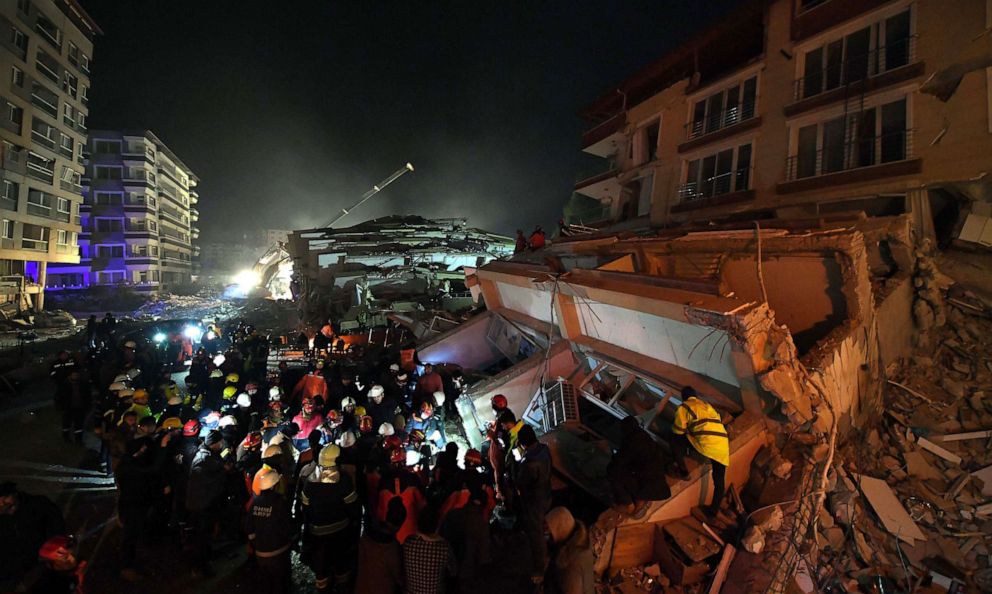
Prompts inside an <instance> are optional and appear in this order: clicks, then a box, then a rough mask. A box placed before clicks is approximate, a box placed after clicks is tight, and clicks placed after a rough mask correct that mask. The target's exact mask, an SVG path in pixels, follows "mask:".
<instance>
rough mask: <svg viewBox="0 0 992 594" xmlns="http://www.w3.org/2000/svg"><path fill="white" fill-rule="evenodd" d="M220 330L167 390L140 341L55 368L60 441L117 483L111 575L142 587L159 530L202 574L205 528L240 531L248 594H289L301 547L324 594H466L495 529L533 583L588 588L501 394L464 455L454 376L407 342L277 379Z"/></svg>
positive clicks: (533, 451) (477, 580)
mask: <svg viewBox="0 0 992 594" xmlns="http://www.w3.org/2000/svg"><path fill="white" fill-rule="evenodd" d="M211 331H212V332H214V333H215V334H220V329H219V328H216V327H213V326H211ZM230 334H231V336H230V337H229V341H228V343H227V344H228V345H229V346H227V348H223V349H221V348H220V347H219V345H220V344H221V343H220V342H217V343H214V344H212V345H211V346H212V347H213V348H211V349H209V350H208V349H206V348H200V349H199V350H198V351H197V352H195V354H194V356H193V357H192V361H191V362H190V365H189V372H188V374H187V375H186V376H185V378H184V379H182V380H180V383H177V382H176V381H174V380H173V377H174V374H172V373H171V372H170V369H169V367H168V366H163V364H162V362H161V357H160V355H159V353H158V352H157V351H156V348H155V345H154V344H153V343H151V342H149V341H143V340H134V339H128V340H117V341H110V344H114V345H116V346H113V347H106V348H102V349H92V350H90V351H89V353H87V354H86V355H79V356H75V357H74V356H72V355H70V354H69V353H61V354H60V355H59V356H58V358H57V360H56V361H55V362H54V363H53V365H52V368H51V374H52V378H53V379H54V381H55V386H56V387H55V400H56V405H57V407H58V408H59V410H60V411H61V413H62V433H63V437H64V439H65V440H66V441H69V442H77V443H79V442H81V441H82V438H83V434H84V432H85V431H88V430H90V429H92V430H93V432H94V433H95V434H96V435H97V436H98V437H99V438H100V444H101V459H102V460H103V463H104V465H105V469H106V471H107V473H108V474H109V475H112V476H113V477H114V479H115V484H116V487H117V518H118V521H119V524H120V529H121V532H120V564H121V567H122V570H121V578H123V579H124V580H128V581H133V582H137V581H139V580H142V579H143V578H144V575H145V572H144V571H143V560H142V557H143V556H142V555H141V554H140V553H141V551H142V550H143V546H144V545H143V543H144V542H145V541H146V540H147V539H149V537H150V536H151V535H163V534H167V535H172V537H173V538H174V541H175V542H176V543H177V544H181V546H182V550H183V553H184V558H185V559H186V562H187V563H188V567H189V571H190V572H191V573H192V574H193V575H194V576H197V577H199V576H204V577H206V576H210V575H212V574H213V569H212V567H213V565H214V564H213V563H212V554H213V551H214V546H213V545H214V542H215V540H216V539H220V538H223V539H236V540H238V539H240V540H243V541H244V542H245V543H246V546H247V547H248V550H249V562H250V563H251V564H252V565H254V566H255V568H256V569H255V571H257V572H258V575H259V576H260V578H261V579H258V580H254V582H253V583H254V585H255V586H257V588H258V590H259V591H265V592H291V591H293V590H292V585H291V575H292V574H291V555H292V554H293V552H294V551H296V552H298V554H299V559H300V560H301V561H302V563H303V564H305V565H306V566H307V567H309V568H310V570H312V572H313V574H314V577H315V579H316V584H317V589H318V591H319V592H332V591H334V592H352V591H353V592H358V593H373V592H374V593H382V592H412V593H433V592H445V591H448V592H459V591H460V592H471V591H478V590H479V586H480V585H484V584H485V583H486V581H487V579H490V578H491V577H492V569H491V568H492V566H493V564H494V562H498V561H499V559H495V558H494V556H495V555H496V553H495V552H494V547H492V546H491V542H492V539H493V536H494V535H493V534H492V531H494V530H501V531H502V530H505V531H506V532H507V533H508V534H513V535H515V538H517V539H519V540H520V542H526V544H527V546H526V547H524V548H525V549H526V551H525V552H524V553H523V554H521V559H523V560H525V562H524V565H525V566H522V567H520V568H519V571H518V577H521V578H522V579H523V580H524V581H526V582H528V583H529V584H532V586H533V588H535V589H536V590H542V589H543V590H544V591H548V592H559V591H560V592H568V593H570V594H571V593H591V592H592V591H593V585H592V584H593V581H592V553H591V551H590V548H589V538H588V535H587V532H586V529H585V527H584V525H583V524H582V522H581V521H580V520H578V519H576V518H574V517H573V516H572V514H571V513H570V512H569V511H568V510H567V509H565V508H564V507H560V508H554V509H552V506H551V456H550V452H549V450H548V448H547V447H546V446H545V445H543V444H542V443H540V441H539V440H538V439H537V435H536V434H535V432H534V429H533V428H532V427H531V426H530V425H528V424H526V423H524V422H522V421H521V420H519V419H518V418H517V416H516V415H515V414H514V411H512V410H510V409H509V408H508V406H507V400H506V398H505V397H503V396H499V395H497V396H495V397H494V398H493V401H492V405H493V410H494V412H495V414H494V417H493V418H492V419H490V420H489V422H488V423H484V424H485V425H486V436H485V445H484V447H483V448H482V451H479V450H476V449H469V448H468V447H467V446H466V445H465V440H464V439H457V438H458V436H457V435H455V434H452V435H449V431H450V430H451V428H452V427H460V426H459V425H457V424H455V423H450V424H449V423H447V422H446V420H451V419H453V418H454V417H456V416H457V415H458V409H457V407H456V406H455V399H456V397H457V396H458V395H459V394H460V391H461V386H462V381H463V379H462V378H461V377H460V375H459V374H458V373H457V372H454V373H449V372H448V371H446V370H445V371H444V372H443V373H442V372H441V370H437V369H434V368H433V366H432V365H431V364H429V363H421V362H420V361H419V360H418V358H417V355H416V351H415V350H414V349H413V348H405V349H399V350H393V351H388V352H386V351H384V352H381V353H378V354H377V355H376V356H369V357H365V358H363V359H361V360H349V359H347V358H343V357H338V358H332V357H330V356H329V355H326V354H325V355H324V356H321V352H316V353H315V356H314V357H313V358H311V359H310V363H309V367H308V368H305V369H298V368H292V367H290V366H289V365H287V364H286V362H282V363H280V364H279V368H278V371H277V372H274V371H270V370H269V369H268V368H267V358H266V351H267V349H268V344H267V341H266V339H265V338H264V337H262V336H260V335H259V334H258V333H257V332H255V331H254V329H253V328H251V327H250V326H245V325H239V326H238V327H237V328H236V329H234V330H233V331H232V332H230ZM88 419H92V420H93V421H92V422H88V421H87V420H88ZM453 438H455V439H453ZM459 444H461V445H459ZM49 536H52V535H49ZM55 536H56V537H58V538H62V536H59V535H55ZM60 542H62V541H60ZM62 544H63V545H65V542H62ZM63 548H64V549H66V550H70V548H71V547H68V546H64V547H63ZM66 565H68V564H66V563H63V564H62V571H61V573H60V575H63V576H70V575H76V574H77V573H79V572H78V571H77V570H78V566H74V567H73V568H69V567H66ZM73 572H75V573H73Z"/></svg>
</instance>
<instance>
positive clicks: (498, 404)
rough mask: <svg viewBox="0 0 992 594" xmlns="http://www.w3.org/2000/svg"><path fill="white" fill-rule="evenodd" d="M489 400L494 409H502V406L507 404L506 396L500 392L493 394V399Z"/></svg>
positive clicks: (504, 406)
mask: <svg viewBox="0 0 992 594" xmlns="http://www.w3.org/2000/svg"><path fill="white" fill-rule="evenodd" d="M490 402H491V403H492V405H493V409H495V410H503V409H504V408H506V407H507V406H509V403H508V402H507V401H506V396H503V395H502V394H497V395H495V396H493V399H492V400H491V401H490Z"/></svg>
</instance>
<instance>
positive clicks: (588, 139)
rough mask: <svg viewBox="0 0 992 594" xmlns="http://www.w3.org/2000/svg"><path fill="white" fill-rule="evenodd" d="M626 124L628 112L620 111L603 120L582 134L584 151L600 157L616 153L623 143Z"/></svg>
mask: <svg viewBox="0 0 992 594" xmlns="http://www.w3.org/2000/svg"><path fill="white" fill-rule="evenodd" d="M626 124H627V114H626V112H620V113H618V114H615V115H613V116H612V117H610V118H608V119H607V120H605V121H603V122H601V123H600V124H598V125H597V126H596V127H594V128H593V129H592V130H589V131H587V132H585V133H584V134H583V135H582V151H583V152H586V153H589V154H592V155H596V156H598V157H609V156H610V155H615V154H616V152H617V148H618V147H619V146H620V145H621V143H623V139H624V138H623V130H624V127H625V126H626Z"/></svg>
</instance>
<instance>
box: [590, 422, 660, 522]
mask: <svg viewBox="0 0 992 594" xmlns="http://www.w3.org/2000/svg"><path fill="white" fill-rule="evenodd" d="M620 434H621V435H622V437H621V439H620V449H619V450H617V453H616V454H615V455H614V456H613V459H612V460H611V461H610V463H609V465H607V467H606V475H607V477H609V484H610V489H611V491H612V494H613V504H614V505H615V506H617V508H618V511H620V512H622V513H626V514H629V515H633V516H634V517H635V518H640V517H642V515H643V514H644V513H645V512H646V511H647V508H648V502H650V501H663V500H665V499H668V498H669V497H671V496H672V492H671V489H669V487H668V481H667V479H666V478H665V468H666V467H667V464H666V463H665V458H664V456H663V455H662V453H661V449H660V447H659V445H658V444H657V443H655V441H654V439H652V438H651V436H650V435H648V432H647V431H645V430H644V429H643V428H642V427H641V425H640V424H639V423H638V422H637V417H632V416H630V417H625V418H624V419H623V420H622V421H620Z"/></svg>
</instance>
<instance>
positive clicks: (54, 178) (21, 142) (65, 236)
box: [0, 0, 101, 310]
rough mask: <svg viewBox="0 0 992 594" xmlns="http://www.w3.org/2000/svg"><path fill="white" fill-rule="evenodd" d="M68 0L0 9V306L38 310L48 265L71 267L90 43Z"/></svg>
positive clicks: (32, 0) (19, 2)
mask: <svg viewBox="0 0 992 594" xmlns="http://www.w3.org/2000/svg"><path fill="white" fill-rule="evenodd" d="M100 33H101V31H100V28H99V27H98V26H97V24H96V23H95V22H94V21H93V19H92V18H90V17H89V16H88V15H87V14H86V12H85V11H84V10H83V9H82V7H81V6H79V4H78V2H76V1H75V0H16V1H15V0H10V1H9V2H3V3H2V4H0V72H2V76H0V96H2V99H0V109H2V112H0V303H4V302H15V303H16V305H17V307H18V308H28V307H31V308H35V309H39V310H40V309H42V308H43V307H44V286H45V285H46V277H47V275H48V273H49V268H50V267H51V266H53V265H57V264H73V263H77V262H79V257H80V256H79V248H78V243H77V240H78V236H79V233H80V231H81V227H80V214H81V213H80V206H81V204H82V186H81V178H82V175H83V172H84V167H83V163H84V156H83V149H84V146H85V144H86V134H87V128H86V117H87V114H88V113H89V107H88V102H89V99H88V96H89V89H90V63H91V58H92V56H93V39H94V37H95V36H96V35H98V34H100Z"/></svg>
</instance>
